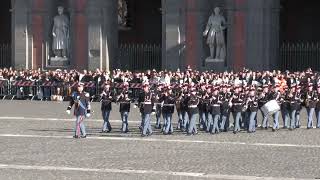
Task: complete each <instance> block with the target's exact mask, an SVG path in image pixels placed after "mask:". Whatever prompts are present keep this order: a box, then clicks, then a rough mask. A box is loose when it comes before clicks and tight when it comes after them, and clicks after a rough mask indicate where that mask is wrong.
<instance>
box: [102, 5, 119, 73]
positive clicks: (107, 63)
mask: <svg viewBox="0 0 320 180" xmlns="http://www.w3.org/2000/svg"><path fill="white" fill-rule="evenodd" d="M103 2H104V4H103V7H104V8H103V29H102V34H103V44H102V49H103V51H102V52H103V53H102V55H103V57H104V59H103V61H102V68H103V69H106V70H111V69H114V68H120V67H121V64H120V60H119V59H118V14H117V13H118V1H117V0H107V1H106V0H103Z"/></svg>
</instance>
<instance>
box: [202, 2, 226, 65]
mask: <svg viewBox="0 0 320 180" xmlns="http://www.w3.org/2000/svg"><path fill="white" fill-rule="evenodd" d="M225 29H226V20H225V18H224V17H223V16H222V15H221V14H220V8H219V7H216V8H214V14H212V15H211V16H210V17H209V20H208V23H207V26H206V29H205V31H204V32H203V35H204V36H207V44H208V45H209V48H210V57H208V58H207V60H208V59H210V60H215V61H223V60H225V58H226V47H225V37H224V30H225Z"/></svg>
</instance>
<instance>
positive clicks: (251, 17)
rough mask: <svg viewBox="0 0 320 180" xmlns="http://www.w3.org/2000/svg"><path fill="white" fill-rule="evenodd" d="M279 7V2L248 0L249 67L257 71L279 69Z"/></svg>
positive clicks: (274, 0)
mask: <svg viewBox="0 0 320 180" xmlns="http://www.w3.org/2000/svg"><path fill="white" fill-rule="evenodd" d="M279 6H280V3H279V1H278V0H268V1H265V0H248V16H247V38H246V41H247V50H246V52H247V67H249V68H252V69H257V70H270V69H274V68H277V59H278V51H279Z"/></svg>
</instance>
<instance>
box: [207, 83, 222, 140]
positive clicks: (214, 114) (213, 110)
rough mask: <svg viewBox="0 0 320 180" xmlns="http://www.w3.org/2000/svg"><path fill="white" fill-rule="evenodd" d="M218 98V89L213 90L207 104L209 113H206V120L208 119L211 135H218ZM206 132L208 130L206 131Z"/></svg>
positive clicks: (219, 102) (219, 103)
mask: <svg viewBox="0 0 320 180" xmlns="http://www.w3.org/2000/svg"><path fill="white" fill-rule="evenodd" d="M220 98H221V97H220V96H219V90H218V88H214V90H213V94H212V97H211V101H210V104H209V107H210V108H209V113H208V119H209V123H208V125H209V127H211V128H209V132H210V133H211V134H215V133H219V132H220V131H219V119H220V110H221V108H220V105H221V101H220ZM207 130H208V129H207Z"/></svg>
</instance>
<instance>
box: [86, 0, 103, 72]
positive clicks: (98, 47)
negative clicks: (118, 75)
mask: <svg viewBox="0 0 320 180" xmlns="http://www.w3.org/2000/svg"><path fill="white" fill-rule="evenodd" d="M101 2H102V1H101V0H89V1H88V4H87V9H86V14H87V19H88V53H89V58H88V69H90V70H95V69H97V68H99V69H102V60H103V59H102V58H103V56H102V52H103V49H102V44H103V38H102V23H103V22H102V3H101Z"/></svg>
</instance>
